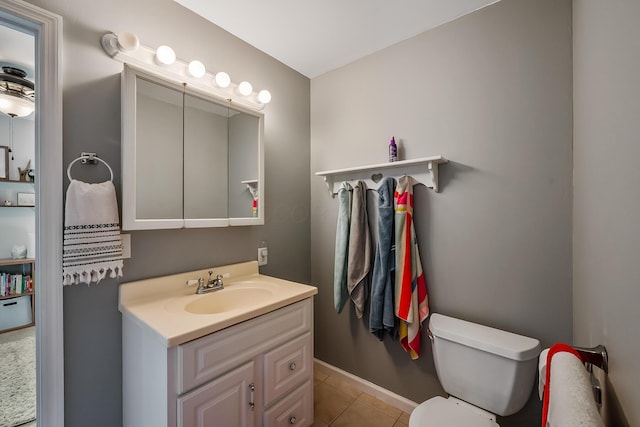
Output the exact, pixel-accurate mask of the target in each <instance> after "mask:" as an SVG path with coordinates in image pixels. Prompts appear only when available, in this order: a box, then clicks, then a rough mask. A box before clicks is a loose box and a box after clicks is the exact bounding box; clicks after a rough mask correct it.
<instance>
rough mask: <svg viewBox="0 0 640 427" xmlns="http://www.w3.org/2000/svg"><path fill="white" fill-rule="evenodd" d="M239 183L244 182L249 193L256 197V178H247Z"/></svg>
mask: <svg viewBox="0 0 640 427" xmlns="http://www.w3.org/2000/svg"><path fill="white" fill-rule="evenodd" d="M240 183H242V184H245V185H246V186H247V190H249V193H251V196H253V198H254V199H255V198H256V197H258V180H257V179H248V180H246V181H240Z"/></svg>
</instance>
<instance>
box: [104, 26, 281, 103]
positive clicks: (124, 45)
mask: <svg viewBox="0 0 640 427" xmlns="http://www.w3.org/2000/svg"><path fill="white" fill-rule="evenodd" d="M101 44H102V48H103V49H104V51H105V52H106V53H107V54H108V55H109V56H110V57H112V58H113V59H116V60H118V61H121V62H124V63H126V64H129V65H131V66H133V67H136V68H139V69H141V70H143V71H146V72H148V73H151V74H154V75H156V76H158V77H161V78H164V79H167V80H169V81H172V82H174V83H178V84H183V83H184V84H187V85H189V86H190V87H191V88H192V89H195V90H197V91H200V92H203V93H204V94H207V95H213V96H214V97H216V98H218V99H220V100H222V101H226V102H228V101H231V102H232V103H236V104H239V105H243V106H245V107H249V108H251V109H254V110H262V109H263V108H264V106H265V105H266V104H268V103H269V102H270V101H271V93H270V92H269V91H268V90H266V89H262V90H260V91H259V92H254V90H253V86H252V85H251V83H249V82H247V81H243V82H241V83H239V84H235V83H233V82H232V81H231V78H230V77H229V74H227V73H225V72H224V71H219V72H217V73H216V74H211V73H209V72H207V70H206V68H205V66H204V64H203V63H202V62H200V61H198V60H193V61H190V62H188V63H187V62H186V61H182V60H180V59H177V58H176V53H175V52H174V51H173V49H171V48H170V47H169V46H160V47H158V48H157V49H151V48H150V47H147V46H144V45H141V44H140V42H139V40H138V37H137V36H136V35H135V34H133V33H129V32H124V33H121V34H115V33H107V34H105V35H103V36H102V39H101ZM205 77H206V78H205Z"/></svg>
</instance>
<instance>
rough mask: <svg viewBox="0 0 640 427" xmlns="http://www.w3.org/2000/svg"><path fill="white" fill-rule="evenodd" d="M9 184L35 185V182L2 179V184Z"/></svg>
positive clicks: (0, 181) (0, 180)
mask: <svg viewBox="0 0 640 427" xmlns="http://www.w3.org/2000/svg"><path fill="white" fill-rule="evenodd" d="M3 182H4V183H7V184H32V185H33V184H35V181H18V180H16V179H0V183H3Z"/></svg>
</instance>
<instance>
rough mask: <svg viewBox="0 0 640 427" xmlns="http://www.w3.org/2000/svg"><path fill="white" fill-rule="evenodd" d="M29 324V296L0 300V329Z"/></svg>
mask: <svg viewBox="0 0 640 427" xmlns="http://www.w3.org/2000/svg"><path fill="white" fill-rule="evenodd" d="M29 323H31V295H25V296H23V297H17V298H9V299H3V300H0V329H11V328H17V327H18V326H24V325H28V324H29Z"/></svg>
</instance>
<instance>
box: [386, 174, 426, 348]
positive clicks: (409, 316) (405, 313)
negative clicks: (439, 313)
mask: <svg viewBox="0 0 640 427" xmlns="http://www.w3.org/2000/svg"><path fill="white" fill-rule="evenodd" d="M394 207H395V242H396V274H395V312H396V316H397V317H398V319H400V325H399V328H398V334H399V336H400V344H401V345H402V347H403V348H404V350H405V351H406V352H408V353H409V354H410V355H411V358H412V359H417V358H418V356H419V355H420V329H421V326H422V322H423V321H424V320H425V319H426V318H427V316H429V304H428V301H427V283H426V281H425V278H424V273H423V272H422V265H421V263H420V253H419V252H418V241H417V239H416V232H415V229H414V227H413V178H411V177H410V176H404V177H402V178H400V179H399V180H398V185H397V187H396V191H395V197H394Z"/></svg>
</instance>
